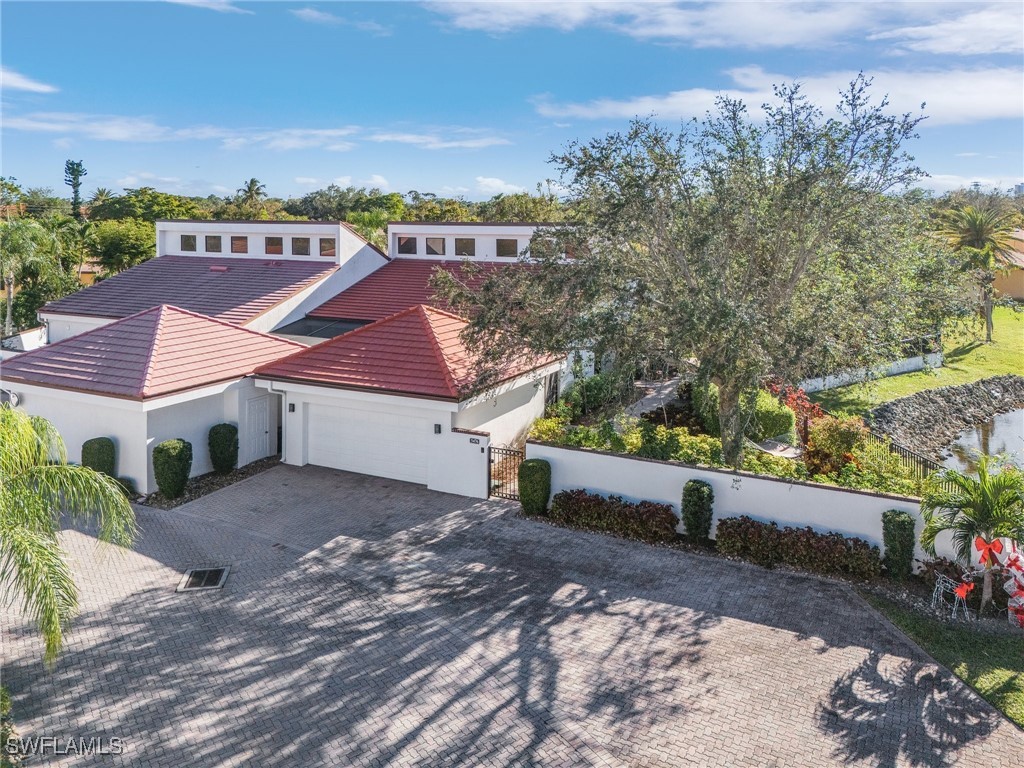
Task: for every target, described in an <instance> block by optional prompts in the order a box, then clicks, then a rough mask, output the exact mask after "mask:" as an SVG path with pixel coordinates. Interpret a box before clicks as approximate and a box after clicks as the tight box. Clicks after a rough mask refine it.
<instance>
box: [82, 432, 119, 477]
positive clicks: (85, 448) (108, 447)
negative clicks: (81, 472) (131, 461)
mask: <svg viewBox="0 0 1024 768" xmlns="http://www.w3.org/2000/svg"><path fill="white" fill-rule="evenodd" d="M82 466H83V467H89V469H94V470H96V471H97V472H102V473H103V474H104V475H106V476H107V477H116V476H117V469H116V461H115V457H114V441H113V440H111V439H110V438H109V437H94V438H92V439H91V440H86V441H85V442H84V443H82Z"/></svg>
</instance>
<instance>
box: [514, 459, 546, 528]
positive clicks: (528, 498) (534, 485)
mask: <svg viewBox="0 0 1024 768" xmlns="http://www.w3.org/2000/svg"><path fill="white" fill-rule="evenodd" d="M550 498H551V465H550V464H549V463H548V462H546V461H544V459H526V461H523V462H521V463H520V464H519V503H520V504H522V506H523V513H524V514H527V515H543V514H544V513H545V512H547V511H548V499H550Z"/></svg>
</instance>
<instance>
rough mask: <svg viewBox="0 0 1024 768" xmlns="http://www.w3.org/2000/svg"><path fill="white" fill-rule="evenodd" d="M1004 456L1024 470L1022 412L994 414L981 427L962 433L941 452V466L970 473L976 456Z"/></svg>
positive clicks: (975, 464) (975, 463)
mask: <svg viewBox="0 0 1024 768" xmlns="http://www.w3.org/2000/svg"><path fill="white" fill-rule="evenodd" d="M982 453H986V454H988V455H989V456H994V455H996V454H1004V455H1006V456H1008V457H1009V459H1010V461H1011V462H1012V463H1014V464H1016V465H1017V466H1018V467H1024V409H1020V410H1017V411H1010V412H1009V413H998V414H996V415H995V416H994V417H992V418H991V419H989V420H988V421H986V422H984V423H983V424H979V425H978V426H976V427H972V428H971V429H968V430H966V431H964V432H962V433H960V437H958V438H957V439H956V441H955V442H953V443H952V444H951V445H949V446H947V447H946V448H945V449H944V450H943V457H944V458H943V460H942V463H943V465H945V466H947V467H950V468H951V469H960V470H963V469H966V470H968V471H971V470H974V469H975V468H976V466H977V462H976V459H977V457H978V455H979V454H982Z"/></svg>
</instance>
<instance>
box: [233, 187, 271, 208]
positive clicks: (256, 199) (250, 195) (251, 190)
mask: <svg viewBox="0 0 1024 768" xmlns="http://www.w3.org/2000/svg"><path fill="white" fill-rule="evenodd" d="M266 196H267V188H266V186H265V185H263V184H260V180H259V179H249V180H248V181H247V182H245V184H243V185H242V186H241V187H239V189H238V202H239V203H241V204H242V205H243V206H244V207H246V208H249V209H253V210H254V209H256V207H257V206H259V204H260V202H261V201H262V200H263V199H264V198H265V197H266Z"/></svg>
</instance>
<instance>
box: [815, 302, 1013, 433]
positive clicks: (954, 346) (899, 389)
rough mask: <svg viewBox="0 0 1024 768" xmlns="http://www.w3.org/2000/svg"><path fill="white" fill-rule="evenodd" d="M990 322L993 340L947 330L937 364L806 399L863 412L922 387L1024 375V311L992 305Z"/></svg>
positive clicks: (845, 410)
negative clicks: (943, 358) (942, 359)
mask: <svg viewBox="0 0 1024 768" xmlns="http://www.w3.org/2000/svg"><path fill="white" fill-rule="evenodd" d="M993 324H994V331H993V334H992V343H991V344H985V343H983V342H982V341H980V340H979V339H978V338H976V337H972V336H970V335H968V334H959V335H954V334H949V335H948V336H947V338H946V340H945V342H946V343H945V349H944V352H945V353H946V361H945V364H944V365H943V366H942V367H941V368H936V369H934V370H931V371H917V372H915V373H904V374H903V375H901V376H890V377H889V378H887V379H879V380H877V381H872V382H867V383H865V384H851V385H850V386H848V387H839V388H838V389H830V390H828V391H826V392H815V393H814V394H812V395H811V396H810V398H811V400H813V401H814V402H816V403H818V404H820V405H821V407H822V408H824V409H825V410H828V411H832V412H833V413H848V414H857V415H862V414H864V413H865V412H867V411H869V410H871V409H872V408H874V407H875V406H876V405H879V404H880V403H885V402H888V401H889V400H896V399H897V398H900V397H906V396H907V395H912V394H914V393H915V392H922V391H924V390H926V389H935V388H936V387H947V386H951V385H954V384H970V383H971V382H973V381H978V380H979V379H987V378H988V377H990V376H999V375H1001V374H1005V373H1016V374H1018V375H1021V374H1024V312H1015V311H1014V310H1013V309H1012V308H1011V307H996V309H995V312H994V315H993ZM982 333H983V332H982ZM981 338H984V337H983V336H982V337H981Z"/></svg>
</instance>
